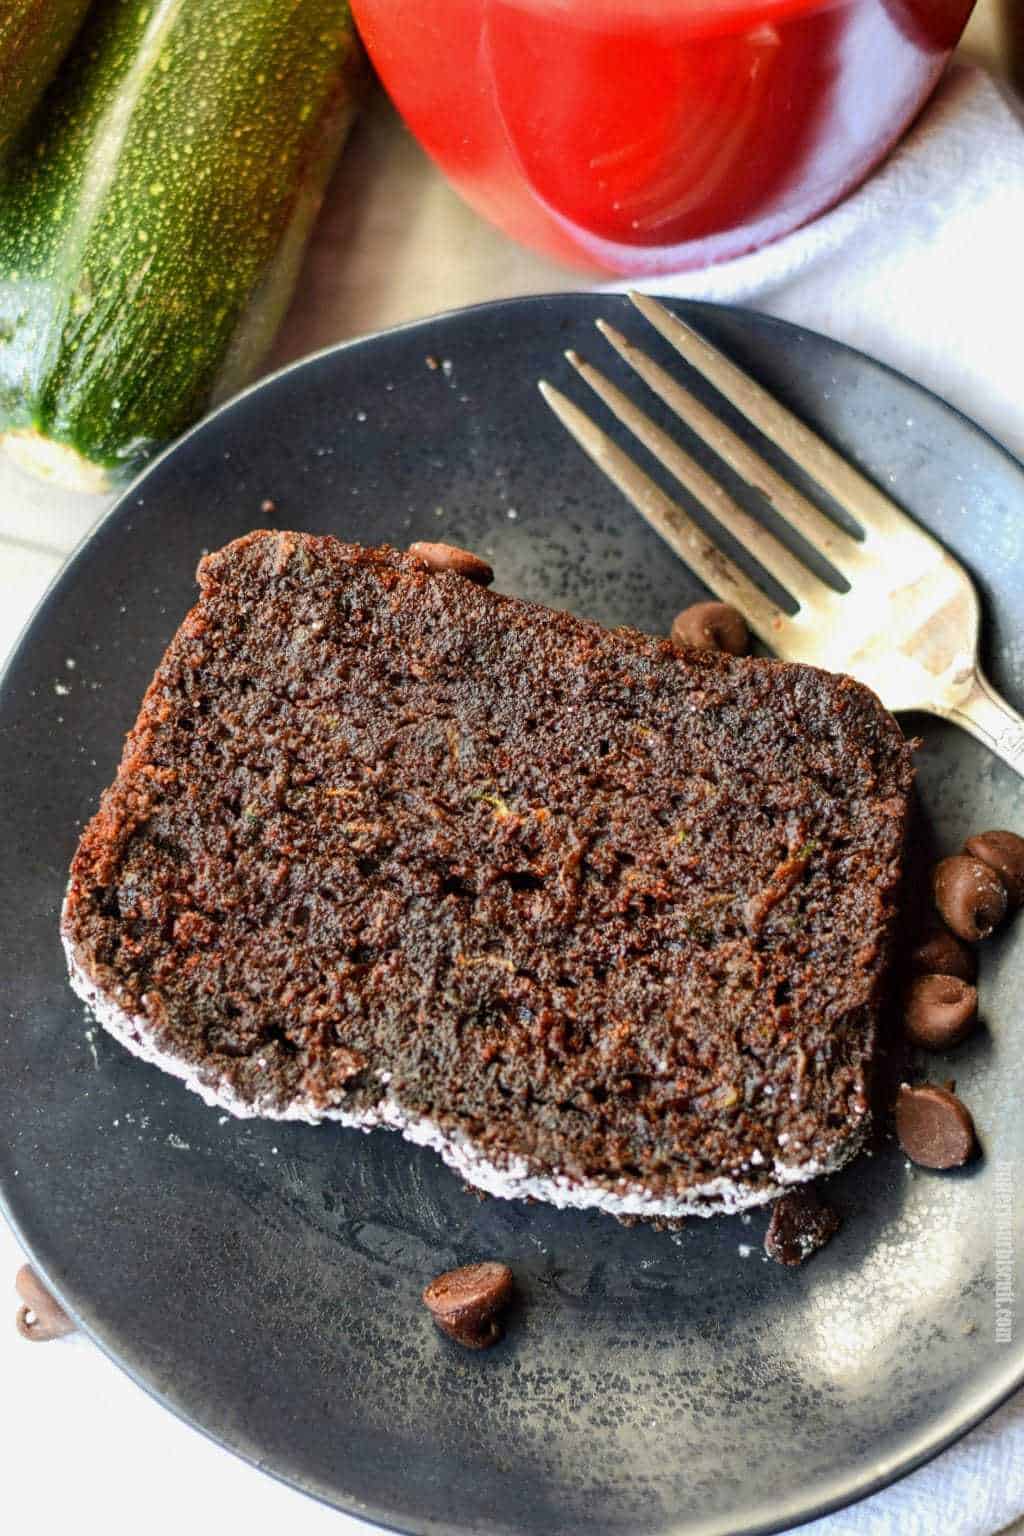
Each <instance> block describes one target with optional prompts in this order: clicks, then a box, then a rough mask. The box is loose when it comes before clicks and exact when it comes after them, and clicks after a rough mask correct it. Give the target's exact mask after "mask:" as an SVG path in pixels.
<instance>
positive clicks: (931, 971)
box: [910, 928, 978, 981]
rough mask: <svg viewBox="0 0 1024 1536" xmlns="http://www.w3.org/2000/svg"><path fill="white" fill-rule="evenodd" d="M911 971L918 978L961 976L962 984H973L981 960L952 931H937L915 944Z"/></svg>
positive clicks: (936, 929) (940, 929)
mask: <svg viewBox="0 0 1024 1536" xmlns="http://www.w3.org/2000/svg"><path fill="white" fill-rule="evenodd" d="M910 968H911V970H912V971H913V972H914V974H915V975H917V976H959V978H960V980H961V981H973V980H974V978H975V977H976V976H977V974H978V960H977V956H976V955H975V953H974V950H973V949H968V947H967V945H966V944H965V943H963V941H962V940H961V939H958V938H957V937H956V935H955V934H952V933H950V931H949V929H948V928H934V929H932V931H931V932H930V933H926V934H925V936H924V938H923V939H920V940H919V941H918V943H917V944H915V945H914V948H913V949H912V950H911V952H910Z"/></svg>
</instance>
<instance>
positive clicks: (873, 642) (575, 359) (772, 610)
mask: <svg viewBox="0 0 1024 1536" xmlns="http://www.w3.org/2000/svg"><path fill="white" fill-rule="evenodd" d="M630 298H631V300H632V302H633V303H634V304H635V305H636V307H637V309H638V310H639V311H640V313H641V314H642V315H643V316H644V317H645V318H646V319H647V320H649V321H650V323H651V324H652V325H653V326H654V327H655V329H656V330H658V331H660V332H661V334H662V336H664V337H665V339H666V340H667V341H668V342H670V343H671V345H672V346H673V347H674V348H675V349H676V351H677V352H678V353H679V354H680V355H681V356H682V357H683V358H684V359H685V361H686V362H687V363H689V364H690V365H691V367H693V368H694V369H696V371H697V372H698V373H701V374H703V376H704V378H705V379H707V380H708V381H709V383H711V384H712V385H713V386H714V387H715V389H716V390H718V392H719V393H720V394H722V395H724V396H725V398H726V399H727V400H729V401H730V402H731V403H732V404H733V405H734V406H735V407H736V408H737V410H739V411H740V412H741V413H742V414H743V415H744V416H745V417H746V418H747V420H748V421H750V422H751V423H752V424H753V425H754V426H755V427H757V428H758V429H759V430H760V431H761V432H762V433H764V435H765V436H766V437H767V438H769V439H770V440H771V441H772V442H774V443H775V444H777V445H778V447H779V448H781V449H782V451H783V452H784V453H785V454H786V455H787V457H788V458H789V459H790V460H791V461H792V462H793V463H794V464H797V465H799V466H800V468H802V469H803V470H805V471H806V472H807V473H808V474H809V475H810V476H811V478H812V479H813V480H814V481H815V482H816V484H817V485H819V486H820V487H821V488H822V490H824V491H826V492H828V494H829V495H831V496H832V497H833V498H834V500H835V501H836V502H837V503H838V505H839V506H840V507H841V508H842V509H843V510H844V511H845V512H846V513H848V514H849V516H850V517H851V518H852V519H853V521H854V522H855V523H856V524H857V526H858V527H859V529H860V530H861V534H862V536H861V537H860V538H855V537H854V536H853V535H852V534H850V533H847V532H846V530H845V529H843V528H841V527H840V526H839V524H838V523H837V522H835V521H834V520H833V519H832V518H831V517H829V516H827V515H826V514H825V513H824V512H822V511H821V510H820V509H819V508H818V507H817V506H815V505H814V503H813V502H811V501H809V500H808V499H807V497H806V496H804V495H803V493H802V492H801V491H799V490H798V489H797V488H796V486H794V485H792V484H791V483H790V482H789V481H788V480H787V479H785V477H784V476H783V475H780V474H779V473H778V471H777V470H775V469H774V468H773V467H772V465H770V464H769V463H767V462H766V461H765V460H764V459H763V458H762V457H761V455H760V454H759V453H757V452H756V451H755V450H754V449H753V448H752V447H751V446H750V445H749V443H747V442H746V441H745V440H744V439H743V438H740V437H738V436H737V435H736V433H735V432H733V431H732V430H731V428H729V427H728V426H726V425H725V424H724V423H723V422H722V421H720V420H719V419H718V417H717V416H716V415H715V414H714V412H712V411H711V410H709V409H708V408H707V406H705V405H704V404H702V403H701V402H700V401H699V400H697V399H696V398H695V397H694V396H693V395H692V394H691V393H690V391H689V390H687V389H685V388H684V387H683V385H681V384H680V383H679V382H678V380H676V379H675V378H673V377H672V375H671V374H669V373H667V372H666V371H665V369H664V368H662V367H660V366H659V364H658V363H656V362H654V361H653V359H651V358H649V357H648V356H646V354H645V353H644V352H642V351H641V350H640V349H639V347H636V346H634V345H633V343H632V342H630V341H628V340H627V339H626V337H625V336H623V335H622V334H621V332H619V331H617V330H616V329H615V328H614V326H611V325H608V324H606V322H605V321H603V320H599V321H598V322H597V328H598V330H599V331H600V332H601V335H602V336H603V337H604V338H605V340H606V341H608V342H610V343H611V345H612V346H613V347H614V348H615V350H616V352H618V354H619V356H620V357H622V358H623V359H624V360H625V361H626V362H627V363H628V364H629V365H630V366H631V367H632V368H633V369H634V370H635V372H636V373H637V374H638V375H639V377H640V378H641V379H642V380H643V381H644V383H645V384H647V385H648V386H649V387H650V388H651V389H652V390H653V391H654V393H655V394H657V395H659V396H660V397H661V399H662V400H663V401H664V402H665V403H666V405H668V406H669V407H670V408H671V409H672V410H673V411H675V413H676V415H677V416H678V417H679V418H680V419H681V420H682V421H683V422H685V423H686V425H687V426H689V427H690V428H691V429H692V430H693V431H694V432H695V433H696V434H697V435H698V437H700V438H701V439H703V441H704V442H705V443H706V444H707V445H708V446H709V447H710V448H711V449H713V450H714V452H715V453H716V454H717V455H718V457H719V458H720V459H722V460H724V462H725V463H726V464H728V465H729V466H730V468H731V469H733V470H734V471H735V473H736V474H737V475H739V476H740V478H741V479H742V480H744V481H746V482H747V483H748V484H749V485H751V486H753V487H754V488H755V489H757V490H758V491H760V492H761V493H762V494H763V495H764V496H765V498H766V499H767V501H768V502H769V503H770V505H771V506H772V507H773V508H774V509H775V511H776V512H777V513H778V514H779V515H780V516H781V517H782V518H783V519H784V520H785V521H786V522H787V523H788V524H789V526H790V527H791V528H793V529H794V530H795V531H796V532H797V533H798V534H799V535H800V536H801V537H802V538H803V539H805V540H806V542H807V543H808V544H809V545H810V546H811V548H812V549H814V550H816V551H817V552H818V553H819V554H820V555H821V556H823V558H824V559H825V560H826V561H827V562H828V563H829V565H831V566H832V567H833V568H834V570H835V571H837V572H838V573H839V575H840V577H842V578H843V579H844V580H845V581H846V582H848V583H849V590H848V591H846V592H839V591H837V590H836V589H835V588H834V587H833V586H831V585H830V584H829V583H828V582H827V581H825V580H823V579H822V578H821V577H820V576H819V575H818V574H817V573H816V572H815V571H813V570H811V568H810V567H809V566H808V565H806V564H805V563H804V562H803V561H802V560H801V559H800V558H799V557H798V556H797V555H795V554H794V553H793V552H792V551H791V550H790V549H788V548H787V547H786V545H785V544H783V543H782V541H781V540H780V539H778V538H776V536H775V535H774V534H773V533H772V532H771V531H770V530H769V529H768V528H766V527H765V526H764V524H763V523H761V522H759V521H758V520H757V519H756V518H755V517H752V516H751V515H750V513H748V512H747V511H745V510H744V509H743V508H742V507H741V506H740V505H739V504H738V503H737V502H736V501H735V499H734V498H733V497H732V496H731V495H730V494H729V493H728V491H726V490H725V488H724V487H723V486H721V485H719V484H718V482H717V481H716V480H715V479H713V478H712V476H711V475H709V474H708V473H707V471H706V470H705V469H703V468H702V467H701V466H700V465H699V464H698V463H697V462H696V461H695V460H694V459H693V458H692V457H691V456H690V454H688V453H687V452H686V451H685V449H683V448H682V447H681V446H680V445H679V444H678V443H677V442H676V441H675V440H674V439H673V438H672V437H670V436H669V435H668V434H667V433H666V432H664V431H663V430H662V429H661V428H660V427H659V426H657V425H656V423H655V422H653V421H652V420H651V419H650V417H649V416H647V415H646V414H645V413H644V412H643V411H642V410H640V408H639V407H638V406H637V405H635V404H634V403H633V401H632V400H631V399H630V398H629V396H628V395H625V394H624V393H623V392H622V390H620V389H618V388H617V387H616V386H615V385H614V384H613V383H612V382H611V381H610V380H609V379H607V378H606V377H605V376H604V374H602V373H600V372H599V371H598V370H597V369H596V368H594V367H592V366H591V365H590V364H589V363H586V362H584V361H583V359H582V358H581V357H580V356H579V355H578V354H577V353H576V352H567V353H566V357H567V358H568V360H569V362H570V363H571V364H572V366H573V367H574V368H575V369H576V371H577V372H578V373H579V374H580V376H581V377H582V378H583V379H585V380H586V382H587V383H588V384H589V385H590V387H591V388H592V389H593V390H594V391H595V392H596V394H598V395H599V396H600V398H601V399H602V400H603V401H604V403H605V405H606V406H607V407H608V408H609V410H610V411H611V412H612V414H613V415H614V416H616V417H617V418H618V419H619V421H621V422H622V423H623V425H625V426H627V427H628V428H629V429H630V430H631V431H632V432H633V434H634V435H635V436H636V437H637V438H638V439H639V441H640V442H641V443H642V444H643V445H644V447H645V448H647V450H648V451H649V452H650V453H651V454H653V456H654V457H655V458H656V459H657V460H658V461H659V462H660V463H661V464H662V465H664V467H665V468H666V469H667V470H669V471H670V472H671V474H672V475H674V476H675V478H676V479H677V480H678V481H679V482H680V483H681V484H682V485H683V486H684V487H685V488H686V490H687V491H688V492H689V493H690V494H691V495H692V496H693V497H695V498H696V500H697V501H698V502H699V503H700V504H701V505H702V506H703V507H704V508H705V510H706V511H707V512H709V513H710V514H711V515H712V517H714V518H715V520H716V521H717V522H718V523H719V524H720V525H721V527H723V528H725V529H727V530H728V532H729V533H730V534H732V535H733V537H734V538H735V539H737V540H738V541H739V543H740V544H741V546H742V547H743V548H744V549H746V550H747V551H749V553H750V554H751V555H752V556H753V557H754V558H755V559H756V560H757V562H758V563H759V565H760V566H761V567H762V569H763V570H764V571H766V572H768V573H769V574H770V575H771V576H772V577H774V578H775V580H776V581H777V582H778V584H779V585H780V586H781V587H782V588H783V589H784V590H785V591H786V592H788V593H789V594H790V596H791V598H792V599H793V602H794V603H795V604H796V605H797V607H796V612H795V613H787V612H786V611H785V609H784V608H781V607H779V606H778V605H777V604H776V603H775V602H773V601H772V599H771V598H770V597H769V596H768V595H767V593H766V592H764V591H762V590H761V588H760V587H759V586H757V584H756V583H755V582H753V581H752V580H751V579H750V578H749V577H748V576H747V575H746V573H745V572H744V571H742V570H741V569H740V567H739V566H738V565H737V564H736V563H735V562H734V561H733V560H731V559H730V558H729V556H728V555H726V554H725V553H724V552H723V551H722V550H721V549H719V548H718V546H717V545H716V544H715V542H714V540H713V539H711V538H709V537H708V535H707V534H706V533H705V532H704V531H703V530H702V529H701V528H700V527H699V526H698V524H697V523H696V522H695V521H694V520H693V518H692V517H690V515H689V514H688V513H687V512H685V511H684V510H683V508H682V507H681V506H679V505H678V504H677V503H676V502H674V501H673V500H672V499H671V497H669V496H667V495H666V494H665V493H664V491H662V490H661V488H660V487H659V486H658V485H656V484H655V482H654V481H653V480H652V479H651V477H650V476H649V475H648V474H646V473H645V471H644V470H642V469H641V468H640V466H639V465H638V464H636V463H635V462H634V461H633V459H631V458H630V457H629V455H628V454H627V453H624V452H623V451H622V449H621V448H619V447H618V446H617V445H616V444H615V443H614V442H613V441H612V440H611V438H610V437H608V436H607V434H606V433H605V432H603V431H602V430H601V428H600V427H599V426H597V424H596V423H595V422H594V421H592V420H591V419H590V417H589V416H587V415H586V413H585V412H584V411H582V410H580V409H579V407H578V406H576V405H574V404H573V402H572V401H571V400H569V399H568V398H567V397H566V396H565V395H564V394H562V393H561V391H560V390H557V389H555V388H554V387H553V386H552V385H551V384H549V383H548V382H547V381H546V380H542V381H541V382H540V390H541V393H542V394H543V396H544V399H545V400H546V401H547V403H548V405H550V407H551V409H552V410H553V411H554V412H555V415H556V416H557V417H558V418H559V420H560V421H561V422H562V424H563V426H565V427H566V428H567V429H568V431H569V432H570V433H571V434H572V436H573V437H574V438H575V439H576V441H577V442H578V443H579V445H580V447H581V448H583V450H584V451H585V452H586V453H587V454H589V455H590V457H591V458H592V459H593V461H594V463H595V464H596V465H597V467H598V468H599V469H601V470H603V472H604V473H605V474H606V475H607V476H608V478H609V479H610V480H611V481H613V482H614V484H615V485H617V486H618V488H619V490H621V491H622V492H623V494H624V495H625V496H626V497H627V498H628V499H629V500H630V501H631V502H632V504H633V506H634V507H635V508H636V509H637V511H638V512H640V513H641V514H642V516H644V517H645V518H646V519H647V521H648V522H649V523H650V524H651V526H652V527H653V528H654V529H656V531H657V532H658V533H660V534H661V536H662V538H663V539H664V540H665V541H666V543H668V544H669V545H670V546H671V548H672V549H673V550H675V552H676V554H677V555H678V556H679V557H680V559H681V560H684V561H685V562H686V564H687V565H688V566H689V567H690V568H691V570H693V571H694V572H695V573H696V575H697V576H699V577H700V579H701V581H703V582H704V584H705V585H706V586H708V587H710V589H711V591H712V592H714V593H715V595H716V596H717V597H719V598H721V600H722V601H723V602H727V603H732V604H733V606H734V607H736V608H738V609H739V610H740V612H741V613H742V614H743V616H744V618H745V619H746V621H747V623H748V624H749V626H750V628H751V629H752V630H753V631H754V633H755V634H756V635H757V636H758V637H759V638H760V639H761V640H763V641H764V643H765V645H767V646H768V647H769V648H770V649H771V650H773V651H775V652H776V654H777V655H779V656H780V657H782V658H783V659H784V660H786V661H801V662H809V663H812V664H813V665H815V666H819V667H827V668H829V670H831V671H834V672H846V673H849V674H850V675H851V676H852V677H855V678H857V679H858V680H859V681H860V682H862V683H866V684H867V685H868V687H869V688H873V689H874V691H875V692H876V693H877V694H878V696H879V698H880V699H881V700H882V702H883V703H884V704H885V705H886V707H887V708H888V709H891V710H894V711H896V710H906V709H919V710H925V711H927V712H928V713H929V714H934V715H941V716H942V717H943V718H944V719H947V720H952V721H955V723H956V724H957V725H960V726H963V728H964V729H965V730H967V731H970V732H971V734H972V735H973V736H976V737H977V738H978V739H979V741H982V742H984V743H985V745H986V746H987V747H990V748H991V750H992V751H993V752H995V753H996V754H997V755H998V756H999V757H1001V758H1002V759H1003V761H1004V762H1006V763H1009V764H1010V766H1011V767H1012V768H1015V769H1016V770H1017V772H1018V773H1019V774H1021V775H1024V718H1022V717H1021V716H1020V715H1018V714H1017V712H1016V711H1015V710H1013V709H1011V707H1010V706H1009V704H1007V703H1006V701H1005V700H1004V699H1002V698H1001V697H1000V696H999V694H998V693H997V692H996V691H995V689H994V688H993V687H992V685H991V683H990V682H989V681H988V679H987V678H986V677H985V676H984V675H983V673H982V671H981V668H980V666H979V664H978V632H979V625H980V612H979V606H978V597H977V593H976V592H975V589H974V584H973V582H972V581H971V578H970V576H969V575H968V574H967V572H966V571H965V570H964V568H963V566H962V565H960V564H959V563H958V562H957V561H956V560H954V559H953V557H952V555H950V554H949V552H948V551H947V550H945V549H944V548H943V547H942V545H941V544H940V543H939V542H938V540H937V539H934V538H933V537H932V536H931V534H929V533H926V532H925V530H924V529H923V528H921V527H919V525H918V524H917V523H915V522H914V521H913V519H912V518H910V517H908V516H907V514H906V513H905V512H904V511H903V510H902V509H901V508H900V507H898V506H897V505H896V504H895V502H893V501H891V500H890V498H889V497H888V496H886V495H885V494H884V493H883V492H882V491H880V490H879V489H878V487H877V486H876V485H874V484H872V482H871V481H870V480H868V479H866V477H865V476H864V475H862V474H861V473H860V472H859V470H857V469H855V468H854V467H853V465H852V464H849V463H847V461H846V460H845V459H844V458H842V456H841V455H840V454H838V453H837V452H836V451H835V450H834V449H833V448H830V447H829V445H828V444H827V443H825V442H824V441H823V440H822V439H821V438H820V437H818V436H817V435H816V433H814V432H812V431H811V430H810V428H809V427H807V426H805V425H804V423H803V422H801V421H800V420H798V418H797V417H796V416H794V415H793V414H792V413H791V412H790V411H788V410H787V409H786V408H785V406H783V405H782V404H781V403H780V402H779V401H778V400H776V399H775V398H774V397H773V396H772V395H770V394H768V392H767V391H766V390H764V389H762V388H761V386H760V385H759V384H756V383H755V382H754V380H753V379H752V378H750V377H749V375H747V374H745V373H744V372H743V371H742V370H741V369H739V368H737V367H736V365H735V364H734V363H732V362H730V361H729V359H728V358H727V357H725V356H724V355H723V354H722V353H721V352H719V351H717V350H716V348H714V347H712V346H711V344H710V343H709V342H707V341H705V340H704V338H703V337H702V336H700V335H698V333H697V332H696V331H694V330H693V329H691V327H690V326H688V325H686V324H685V323H684V322H683V321H682V320H680V319H679V318H678V316H676V315H674V314H672V313H671V311H669V310H668V309H666V308H665V307H664V306H663V305H661V304H659V303H657V302H656V301H655V300H654V299H650V298H648V297H646V296H645V295H642V294H637V293H633V294H630Z"/></svg>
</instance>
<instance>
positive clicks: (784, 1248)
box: [764, 1184, 840, 1268]
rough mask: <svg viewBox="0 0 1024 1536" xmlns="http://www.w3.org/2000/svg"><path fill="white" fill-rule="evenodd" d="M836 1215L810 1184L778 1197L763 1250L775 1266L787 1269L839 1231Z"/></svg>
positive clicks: (801, 1260) (807, 1257)
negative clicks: (782, 1266)
mask: <svg viewBox="0 0 1024 1536" xmlns="http://www.w3.org/2000/svg"><path fill="white" fill-rule="evenodd" d="M839 1226H840V1221H839V1214H838V1212H837V1211H835V1210H833V1208H832V1206H830V1205H825V1204H824V1203H823V1202H822V1200H821V1199H820V1197H819V1195H818V1191H817V1190H816V1189H815V1188H814V1185H813V1184H807V1185H802V1186H801V1187H800V1188H799V1189H791V1190H790V1191H789V1192H788V1193H787V1194H785V1195H780V1197H779V1199H778V1200H776V1201H775V1204H774V1205H773V1206H772V1216H771V1221H770V1222H769V1223H768V1231H767V1232H766V1233H765V1235H764V1249H765V1253H767V1255H768V1257H769V1258H771V1259H774V1260H775V1262H776V1264H786V1265H788V1266H790V1268H792V1267H794V1266H795V1265H797V1264H802V1263H803V1262H804V1260H805V1259H809V1258H810V1256H811V1254H812V1253H817V1251H818V1249H819V1248H824V1246H825V1244H826V1243H827V1242H829V1241H830V1239H831V1238H833V1237H834V1236H835V1234H836V1233H837V1232H838V1231H839Z"/></svg>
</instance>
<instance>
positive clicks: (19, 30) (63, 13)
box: [0, 0, 89, 157]
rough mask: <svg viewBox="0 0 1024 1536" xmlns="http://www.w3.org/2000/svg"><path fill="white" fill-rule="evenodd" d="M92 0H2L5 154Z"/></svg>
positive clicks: (0, 104) (0, 126) (0, 142)
mask: <svg viewBox="0 0 1024 1536" xmlns="http://www.w3.org/2000/svg"><path fill="white" fill-rule="evenodd" d="M88 7H89V0H0V157H4V156H6V155H7V153H8V151H9V149H10V148H11V147H12V145H13V144H14V143H15V141H16V138H17V134H18V130H19V128H21V126H22V124H23V123H25V122H27V121H28V118H29V116H30V115H31V113H32V109H33V107H34V106H35V105H36V103H37V102H38V100H39V98H40V96H41V95H42V94H43V91H44V90H45V89H46V87H47V86H48V85H49V83H50V81H51V80H52V79H53V77H54V75H55V74H56V73H57V66H58V64H59V63H60V61H61V59H62V58H63V57H64V55H65V54H66V53H67V51H68V48H69V47H70V46H71V39H72V38H73V37H74V35H75V33H76V32H77V31H78V29H79V27H80V26H81V24H82V18H83V16H84V15H85V13H86V11H87V10H88Z"/></svg>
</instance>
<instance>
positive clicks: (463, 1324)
mask: <svg viewBox="0 0 1024 1536" xmlns="http://www.w3.org/2000/svg"><path fill="white" fill-rule="evenodd" d="M511 1296H512V1271H511V1270H510V1269H509V1267H508V1265H507V1264H498V1263H495V1262H494V1261H493V1260H488V1261H487V1262H486V1263H483V1264H465V1265H463V1267H462V1268H461V1269H450V1270H448V1272H447V1273H446V1274H443V1275H438V1277H437V1279H436V1280H431V1282H430V1284H429V1285H428V1286H427V1288H426V1290H425V1291H424V1292H423V1301H424V1304H425V1306H426V1307H427V1310H428V1311H429V1312H430V1315H431V1317H432V1318H433V1319H434V1322H435V1323H436V1324H437V1326H438V1327H439V1328H440V1329H441V1331H442V1333H446V1334H447V1335H448V1337H449V1338H450V1339H454V1340H455V1342H456V1343H457V1344H463V1345H465V1347H466V1348H467V1349H486V1348H487V1347H488V1345H490V1344H496V1343H497V1341H498V1340H499V1339H500V1338H501V1325H500V1323H499V1322H498V1316H499V1314H500V1313H501V1312H502V1311H504V1309H505V1307H507V1306H508V1303H509V1300H510V1298H511Z"/></svg>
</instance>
